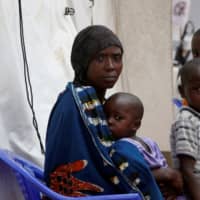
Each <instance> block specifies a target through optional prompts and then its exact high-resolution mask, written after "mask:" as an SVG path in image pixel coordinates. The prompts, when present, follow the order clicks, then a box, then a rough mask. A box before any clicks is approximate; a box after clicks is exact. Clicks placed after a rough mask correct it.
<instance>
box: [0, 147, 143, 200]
mask: <svg viewBox="0 0 200 200" xmlns="http://www.w3.org/2000/svg"><path fill="white" fill-rule="evenodd" d="M0 162H3V163H4V164H6V165H7V166H8V167H9V168H11V169H12V171H13V172H14V173H15V175H16V178H17V180H18V183H19V186H20V188H21V191H22V193H23V195H24V198H25V200H41V199H42V196H43V195H45V196H47V197H49V198H50V199H52V200H77V199H80V200H142V198H141V196H140V195H139V194H137V193H130V194H114V195H97V196H87V197H66V196H63V195H60V194H58V193H56V192H54V191H52V190H51V189H50V188H48V187H47V186H46V185H45V183H44V181H43V170H42V169H41V168H40V167H38V166H37V165H35V164H33V163H32V162H30V161H28V160H26V159H24V158H22V157H21V156H19V155H16V154H15V153H13V152H10V151H7V150H3V149H0Z"/></svg>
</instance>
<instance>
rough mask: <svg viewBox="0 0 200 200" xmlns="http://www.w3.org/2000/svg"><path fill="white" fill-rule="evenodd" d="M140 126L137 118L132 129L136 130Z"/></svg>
mask: <svg viewBox="0 0 200 200" xmlns="http://www.w3.org/2000/svg"><path fill="white" fill-rule="evenodd" d="M140 126H141V120H139V119H137V120H136V121H135V123H134V128H133V129H134V131H137V130H138V129H139V128H140Z"/></svg>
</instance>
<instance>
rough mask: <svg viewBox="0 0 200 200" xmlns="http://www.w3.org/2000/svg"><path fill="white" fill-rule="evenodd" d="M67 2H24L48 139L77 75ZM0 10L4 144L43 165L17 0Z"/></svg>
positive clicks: (40, 118) (37, 92)
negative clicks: (55, 108) (56, 108)
mask: <svg viewBox="0 0 200 200" xmlns="http://www.w3.org/2000/svg"><path fill="white" fill-rule="evenodd" d="M65 6H66V2H65V1H64V0H63V1H58V2H57V1H53V0H51V1H49V0H46V1H42V0H37V1H31V0H29V1H23V2H22V12H23V20H24V35H25V45H26V51H27V59H28V64H29V70H30V79H31V83H32V89H33V99H34V106H35V112H36V117H37V120H38V124H39V130H40V132H41V134H42V139H43V142H44V136H45V130H46V124H47V121H48V115H49V112H50V109H51V107H52V104H53V102H54V101H55V99H56V95H57V94H58V92H60V91H61V90H62V88H63V87H64V86H65V84H66V82H67V81H68V80H71V79H72V76H73V72H72V69H71V66H70V64H69V63H70V51H71V45H72V41H73V39H74V36H75V34H76V30H75V28H74V25H73V23H72V21H71V18H70V17H68V16H64V8H65ZM0 13H1V21H2V22H1V32H0V44H1V54H0V60H1V67H0V70H1V74H2V75H3V76H2V77H1V80H0V81H1V87H0V91H1V98H0V117H1V118H0V120H1V129H2V130H1V133H0V134H2V135H1V138H2V140H1V143H0V147H1V148H7V149H11V150H14V151H16V152H18V153H21V154H22V152H23V153H24V154H28V155H29V156H30V157H32V159H33V160H35V161H36V162H37V163H40V164H42V162H41V161H42V160H41V158H40V156H39V155H40V149H39V142H38V141H37V137H36V133H35V130H34V129H33V125H32V114H31V111H30V108H29V107H28V103H27V99H26V92H25V83H24V72H23V59H22V52H21V46H20V33H19V20H18V15H19V13H18V4H17V1H14V2H13V1H8V0H4V1H1V2H0Z"/></svg>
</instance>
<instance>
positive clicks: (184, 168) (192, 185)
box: [178, 155, 200, 200]
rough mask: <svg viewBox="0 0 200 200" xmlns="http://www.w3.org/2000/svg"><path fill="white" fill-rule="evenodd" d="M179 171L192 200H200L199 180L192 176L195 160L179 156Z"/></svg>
mask: <svg viewBox="0 0 200 200" xmlns="http://www.w3.org/2000/svg"><path fill="white" fill-rule="evenodd" d="M178 158H179V161H180V170H181V172H182V174H183V179H184V184H185V187H186V189H187V192H188V195H189V196H190V197H191V199H192V200H199V199H200V179H199V177H197V176H196V175H195V174H194V165H195V162H196V161H195V159H194V158H192V157H191V156H187V155H179V156H178Z"/></svg>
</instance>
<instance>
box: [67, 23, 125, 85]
mask: <svg viewBox="0 0 200 200" xmlns="http://www.w3.org/2000/svg"><path fill="white" fill-rule="evenodd" d="M111 46H117V47H119V48H120V49H121V51H122V53H123V47H122V44H121V42H120V40H119V39H118V37H117V36H116V35H115V34H114V33H113V32H112V31H111V30H110V29H108V28H107V27H105V26H102V25H93V26H88V27H86V28H85V29H83V30H82V31H80V32H79V33H78V35H77V36H76V38H75V40H74V43H73V46H72V52H71V63H72V67H73V69H74V72H75V77H74V83H77V84H84V83H86V82H87V77H86V74H87V70H88V65H89V63H90V61H91V60H92V59H93V58H94V56H95V55H96V54H97V53H98V52H99V51H102V50H103V49H105V48H107V47H111Z"/></svg>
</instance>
